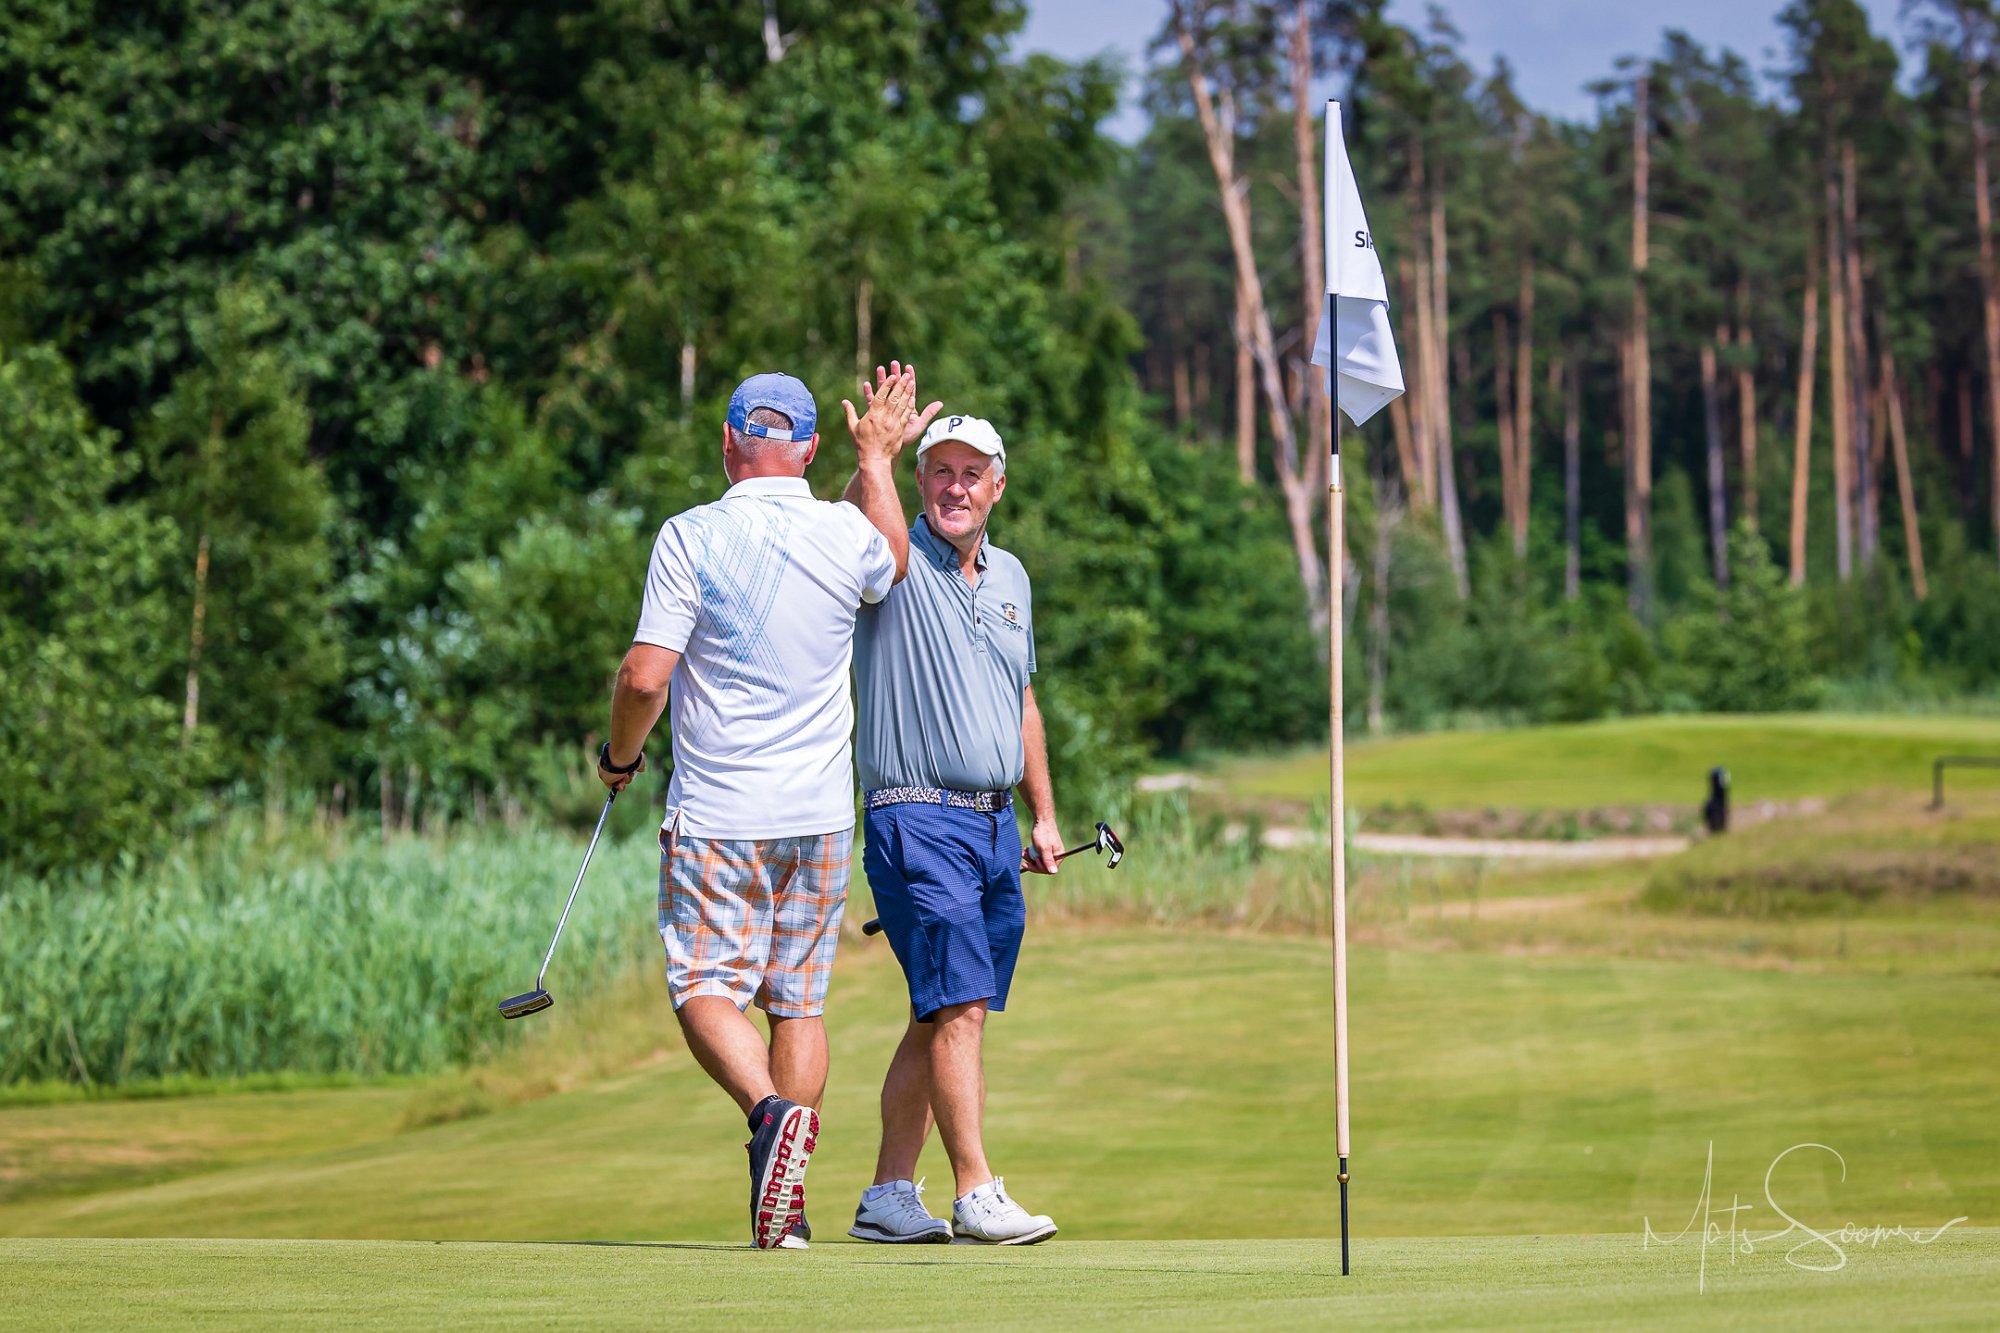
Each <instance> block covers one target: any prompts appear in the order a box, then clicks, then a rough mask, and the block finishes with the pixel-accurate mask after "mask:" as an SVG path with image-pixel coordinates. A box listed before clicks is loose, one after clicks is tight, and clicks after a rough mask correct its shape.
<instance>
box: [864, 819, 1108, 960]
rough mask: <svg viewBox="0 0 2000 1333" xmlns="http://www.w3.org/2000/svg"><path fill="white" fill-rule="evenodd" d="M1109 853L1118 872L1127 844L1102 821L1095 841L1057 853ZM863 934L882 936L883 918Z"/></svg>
mask: <svg viewBox="0 0 2000 1333" xmlns="http://www.w3.org/2000/svg"><path fill="white" fill-rule="evenodd" d="M1107 851H1108V852H1110V853H1111V859H1110V860H1109V861H1106V862H1105V863H1104V868H1105V869H1106V870H1116V869H1117V868H1118V863H1119V862H1120V861H1122V860H1124V859H1125V844H1124V843H1123V842H1121V841H1119V838H1118V835H1117V834H1116V833H1114V832H1112V831H1111V825H1109V824H1107V823H1105V822H1104V821H1103V820H1101V819H1100V820H1098V821H1097V836H1096V837H1095V838H1094V839H1092V840H1091V841H1089V842H1086V843H1080V844H1078V845H1077V846H1075V847H1066V848H1064V849H1063V850H1062V851H1060V852H1057V853H1056V860H1058V861H1060V860H1062V859H1063V858H1064V857H1065V856H1075V855H1076V854H1077V853H1078V852H1107ZM861 933H862V934H863V935H880V934H881V933H882V918H881V917H879V916H877V917H870V918H869V919H868V920H867V921H866V922H865V923H864V924H863V925H862V927H861Z"/></svg>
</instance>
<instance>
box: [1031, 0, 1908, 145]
mask: <svg viewBox="0 0 2000 1333" xmlns="http://www.w3.org/2000/svg"><path fill="white" fill-rule="evenodd" d="M1862 3H1863V5H1864V6H1865V7H1866V8H1867V10H1868V11H1869V13H1870V14H1871V15H1872V16H1873V19H1874V26H1875V29H1876V31H1877V32H1883V33H1890V34H1894V35H1895V39H1896V42H1897V45H1898V46H1899V47H1900V46H1901V45H1902V29H1901V27H1900V26H1899V24H1898V22H1897V18H1896V14H1897V10H1898V8H1899V7H1900V0H1862ZM1028 8H1029V15H1028V26H1027V29H1026V31H1025V32H1024V33H1023V34H1022V36H1021V38H1020V39H1019V40H1018V41H1017V43H1016V48H1017V49H1018V50H1022V51H1048V52H1051V53H1053V54H1055V55H1060V56H1066V57H1069V58H1072V59H1075V58H1080V57H1083V56H1089V55H1096V54H1098V53H1099V52H1102V51H1106V50H1109V51H1113V52H1116V53H1118V54H1119V55H1121V56H1123V57H1124V60H1125V63H1126V66H1127V67H1128V68H1129V69H1138V68H1140V67H1141V65H1142V64H1143V63H1144V61H1145V58H1146V47H1147V46H1148V45H1149V44H1150V42H1151V41H1152V38H1153V35H1154V34H1155V33H1157V32H1158V31H1159V29H1160V25H1161V23H1162V22H1163V20H1164V19H1165V17H1166V12H1167V7H1166V0H1028ZM1430 8H1431V6H1430V5H1428V4H1426V3H1423V0H1391V3H1390V5H1389V12H1390V13H1391V14H1392V15H1393V16H1394V17H1395V18H1396V19H1397V20H1398V21H1399V22H1402V23H1405V24H1409V25H1410V26H1412V27H1421V26H1423V25H1424V24H1425V23H1426V22H1427V18H1426V15H1427V14H1428V12H1429V10H1430ZM1783 8H1784V4H1783V3H1782V0H1676V3H1674V4H1672V5H1657V4H1634V3H1630V0H1624V2H1621V0H1508V2H1507V3H1504V4H1502V3H1496V0H1484V2H1483V3H1471V2H1470V0H1461V3H1457V4H1449V5H1446V6H1444V9H1445V11H1446V13H1447V14H1448V15H1449V17H1450V19H1451V21H1452V24H1453V25H1454V26H1455V27H1456V28H1457V29H1458V30H1459V32H1460V33H1461V34H1462V35H1463V37H1464V39H1465V40H1464V43H1463V50H1464V51H1465V53H1466V56H1467V58H1468V59H1469V60H1470V61H1471V63H1472V65H1473V66H1474V67H1475V68H1477V69H1480V70H1482V71H1483V70H1488V69H1491V68H1492V66H1493V59H1494V57H1495V56H1496V55H1504V56H1506V57H1507V59H1508V62H1509V63H1511V64H1512V65H1513V66H1514V71H1515V81H1516V85H1517V86H1518V87H1519V88H1520V89H1521V93H1522V95H1523V97H1524V98H1525V99H1526V100H1527V102H1528V104H1529V105H1530V106H1533V107H1535V108H1536V109H1537V110H1541V111H1546V112H1549V113H1551V114H1554V115H1559V116H1563V117H1566V118H1570V119H1585V118H1588V117H1589V115H1590V114H1591V111H1592V109H1593V104H1592V100H1591V97H1590V95H1589V94H1588V93H1586V92H1584V85H1585V84H1587V83H1589V82H1591V81H1592V80H1594V79H1599V78H1602V77H1604V76H1605V75H1607V74H1609V73H1610V72H1611V70H1612V64H1613V62H1614V61H1615V60H1616V59H1617V58H1618V57H1619V56H1621V55H1639V54H1643V53H1647V52H1651V51H1653V50H1655V49H1657V47H1658V46H1659V41H1660V34H1661V33H1662V32H1663V31H1665V30H1666V29H1667V28H1669V27H1674V28H1680V29H1682V30H1683V31H1685V32H1687V33H1688V34H1689V35H1690V36H1692V37H1694V39H1695V40H1696V41H1699V42H1700V43H1702V44H1703V45H1704V46H1707V47H1710V48H1713V47H1717V46H1726V47H1729V48H1730V49H1731V50H1734V51H1735V52H1736V53H1737V54H1738V55H1741V56H1743V57H1744V58H1745V59H1746V60H1748V61H1749V62H1750V65H1751V68H1753V69H1757V70H1763V69H1767V68H1770V67H1771V66H1772V65H1774V64H1777V63H1778V61H1779V54H1778V53H1779V48H1780V42H1781V35H1780V33H1779V30H1778V21H1777V16H1778V12H1779V11H1780V10H1781V9H1783ZM1132 100H1133V99H1132V98H1131V96H1130V95H1129V91H1128V97H1127V101H1126V106H1125V109H1124V110H1123V111H1122V112H1121V114H1120V115H1119V117H1118V119H1117V120H1115V121H1114V122H1113V123H1112V125H1111V129H1112V132H1113V133H1114V134H1116V135H1118V137H1120V138H1123V139H1128V140H1129V139H1133V138H1136V137H1138V135H1139V133H1140V132H1141V130H1142V129H1143V128H1144V119H1143V117H1142V116H1141V115H1140V114H1139V112H1138V110H1137V109H1136V107H1134V106H1133V105H1132Z"/></svg>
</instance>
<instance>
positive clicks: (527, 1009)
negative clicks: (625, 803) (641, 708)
mask: <svg viewBox="0 0 2000 1333" xmlns="http://www.w3.org/2000/svg"><path fill="white" fill-rule="evenodd" d="M617 799H618V793H617V792H615V791H614V792H611V793H609V794H607V795H606V796H605V798H604V809H603V810H601V811H599V812H598V815H597V828H596V830H595V831H594V832H593V833H591V835H590V846H588V847H586V848H584V849H583V864H582V865H581V866H579V867H577V872H576V883H574V884H572V885H570V886H569V901H568V902H566V903H564V904H563V913H562V920H560V921H558V922H556V933H555V939H552V940H550V941H549V951H548V952H547V953H546V954H543V955H542V970H541V971H540V972H537V973H535V988H534V989H533V990H531V991H527V992H525V993H523V994H520V995H510V996H508V997H507V998H506V999H504V1000H502V1001H500V1017H502V1018H522V1017H525V1016H526V1015H528V1014H539V1013H540V1012H541V1011H542V1010H544V1009H546V1008H548V1007H549V1006H550V1005H552V1004H554V1003H555V999H554V997H553V996H551V995H550V994H549V993H548V992H547V991H545V990H543V989H542V978H543V977H544V976H546V975H547V974H548V970H549V959H551V958H554V957H555V956H556V942H557V941H558V940H560V939H562V933H563V927H564V926H566V925H568V924H569V909H570V908H572V907H574V906H575V905H576V891H577V890H578V889H580V888H582V887H583V872H584V871H586V870H588V869H590V854H591V853H592V852H594V851H596V850H597V839H598V838H599V837H600V836H601V835H602V834H603V833H604V820H605V818H606V816H608V815H610V813H611V803H612V802H613V801H615V800H617ZM1098 827H1099V828H1102V827H1104V826H1103V825H1102V824H1100V825H1098Z"/></svg>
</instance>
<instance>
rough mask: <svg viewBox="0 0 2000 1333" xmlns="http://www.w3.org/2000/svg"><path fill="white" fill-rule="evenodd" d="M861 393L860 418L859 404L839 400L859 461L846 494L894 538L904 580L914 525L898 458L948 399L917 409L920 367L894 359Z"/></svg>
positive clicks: (899, 573) (892, 549)
mask: <svg viewBox="0 0 2000 1333" xmlns="http://www.w3.org/2000/svg"><path fill="white" fill-rule="evenodd" d="M861 397H862V400H863V401H864V402H865V403H867V405H868V414H867V415H866V416H863V417H859V418H857V417H856V415H855V411H854V404H853V403H851V402H848V401H847V400H846V399H842V400H841V404H840V405H841V407H843V408H844V409H846V412H847V430H848V433H849V434H850V435H852V436H853V437H854V451H855V457H856V464H857V465H856V467H855V471H854V475H853V477H851V478H849V479H848V482H847V489H846V490H845V491H843V492H842V493H841V498H842V499H844V500H846V501H847V502H848V503H849V504H851V505H853V506H854V507H855V508H856V509H859V510H860V511H861V512H862V513H863V514H864V515H865V516H866V517H867V519H868V521H869V522H870V523H872V524H874V525H875V529H876V531H878V532H880V533H881V534H882V536H883V538H884V539H885V540H886V541H887V542H888V543H889V551H890V553H891V554H892V555H894V556H895V559H896V581H897V582H898V583H900V582H902V580H903V576H904V575H905V574H906V573H908V572H909V567H910V531H909V520H908V518H907V517H905V515H904V513H903V502H902V500H901V499H900V498H899V497H898V496H897V495H896V459H897V457H898V456H899V455H900V454H901V453H902V452H903V450H904V449H905V448H906V447H907V446H909V445H910V444H912V443H914V442H915V441H917V440H918V439H921V438H922V437H923V433H924V429H925V427H927V426H929V425H930V423H931V418H932V417H934V416H936V415H937V414H938V412H939V410H940V409H942V408H943V406H944V404H943V403H941V402H938V403H932V404H931V405H930V406H929V407H926V408H925V409H924V410H923V411H922V412H917V411H916V410H915V407H916V400H917V368H916V366H915V365H908V366H906V365H903V364H902V363H901V362H899V361H891V362H890V363H889V367H888V369H887V370H884V369H883V368H882V367H881V366H877V367H875V384H874V385H873V386H872V387H871V386H870V385H869V384H868V383H867V381H865V380H864V381H863V382H862V384H861Z"/></svg>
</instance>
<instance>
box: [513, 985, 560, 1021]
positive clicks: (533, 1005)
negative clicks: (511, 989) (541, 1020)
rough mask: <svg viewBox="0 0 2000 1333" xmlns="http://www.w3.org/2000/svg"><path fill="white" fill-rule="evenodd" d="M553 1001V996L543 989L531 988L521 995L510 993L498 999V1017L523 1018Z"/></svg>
mask: <svg viewBox="0 0 2000 1333" xmlns="http://www.w3.org/2000/svg"><path fill="white" fill-rule="evenodd" d="M554 1003H555V998H554V997H553V996H551V995H550V994H549V993H548V992H547V991H545V990H540V989H537V990H531V991H528V992H527V993H526V994H523V995H510V996H508V997H507V998H506V999H504V1000H502V1001H500V1017H502V1018H525V1017H526V1016H527V1015H529V1014H539V1013H540V1012H542V1010H544V1009H546V1008H548V1007H549V1006H550V1005H552V1004H554Z"/></svg>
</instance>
